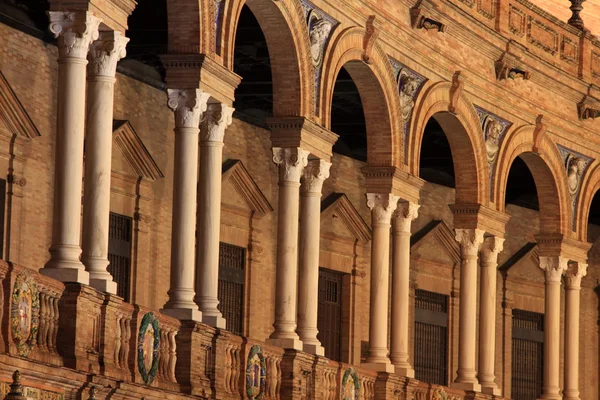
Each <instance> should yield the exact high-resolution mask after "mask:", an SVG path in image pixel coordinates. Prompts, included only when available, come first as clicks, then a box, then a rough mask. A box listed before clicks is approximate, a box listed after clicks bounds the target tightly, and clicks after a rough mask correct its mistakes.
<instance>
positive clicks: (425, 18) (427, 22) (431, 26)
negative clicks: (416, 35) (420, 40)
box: [410, 0, 446, 32]
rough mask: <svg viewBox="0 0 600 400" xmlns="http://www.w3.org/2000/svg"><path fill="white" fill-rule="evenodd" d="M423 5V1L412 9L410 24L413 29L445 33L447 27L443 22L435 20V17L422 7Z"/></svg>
mask: <svg viewBox="0 0 600 400" xmlns="http://www.w3.org/2000/svg"><path fill="white" fill-rule="evenodd" d="M422 3H423V1H422V0H419V1H418V2H417V4H416V5H415V6H414V7H413V8H411V9H410V23H411V26H412V27H413V29H425V30H428V31H430V30H434V31H438V32H445V31H446V25H445V24H443V23H442V22H441V21H439V20H437V19H434V17H433V16H432V15H431V14H430V13H428V12H427V10H426V9H425V8H424V7H422ZM432 6H433V5H432Z"/></svg>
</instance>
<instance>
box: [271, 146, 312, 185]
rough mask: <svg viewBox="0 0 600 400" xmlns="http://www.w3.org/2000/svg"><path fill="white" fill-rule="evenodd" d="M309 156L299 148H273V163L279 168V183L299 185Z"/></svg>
mask: <svg viewBox="0 0 600 400" xmlns="http://www.w3.org/2000/svg"><path fill="white" fill-rule="evenodd" d="M309 154H310V153H309V152H308V151H306V150H304V149H302V148H300V147H286V148H282V147H273V162H274V163H275V164H277V166H278V167H279V181H280V182H296V183H300V177H301V176H302V171H303V170H304V167H306V165H307V164H308V155H309Z"/></svg>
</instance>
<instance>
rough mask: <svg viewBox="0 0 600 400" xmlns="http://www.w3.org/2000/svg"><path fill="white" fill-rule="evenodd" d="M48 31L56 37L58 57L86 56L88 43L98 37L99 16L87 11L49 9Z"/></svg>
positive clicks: (83, 57)
mask: <svg viewBox="0 0 600 400" xmlns="http://www.w3.org/2000/svg"><path fill="white" fill-rule="evenodd" d="M48 16H49V17H50V27H49V29H50V32H52V34H53V35H54V37H55V38H56V39H58V53H59V58H63V57H67V58H69V57H73V58H82V59H85V58H86V57H87V53H88V50H89V47H90V44H91V43H92V42H93V41H94V40H96V39H98V34H99V32H98V26H99V25H100V18H97V17H95V16H94V15H92V14H91V13H88V12H64V11H49V12H48Z"/></svg>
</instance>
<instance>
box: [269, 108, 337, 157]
mask: <svg viewBox="0 0 600 400" xmlns="http://www.w3.org/2000/svg"><path fill="white" fill-rule="evenodd" d="M266 122H267V125H268V127H269V129H270V131H271V143H272V144H273V146H274V147H301V148H303V149H305V150H308V151H309V152H310V153H311V154H312V155H314V156H315V157H317V158H320V159H322V160H326V161H327V160H330V159H331V156H332V155H333V145H334V144H335V142H337V140H338V137H339V136H338V135H336V134H335V133H333V132H331V131H330V130H327V129H325V128H323V127H322V126H320V125H318V124H316V123H314V122H313V121H311V120H309V119H307V118H305V117H273V118H267V120H266Z"/></svg>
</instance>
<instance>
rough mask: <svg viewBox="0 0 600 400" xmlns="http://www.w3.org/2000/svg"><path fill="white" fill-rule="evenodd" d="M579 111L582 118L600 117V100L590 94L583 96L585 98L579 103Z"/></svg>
mask: <svg viewBox="0 0 600 400" xmlns="http://www.w3.org/2000/svg"><path fill="white" fill-rule="evenodd" d="M577 113H578V116H579V119H580V120H582V121H583V120H586V119H593V120H594V119H596V118H600V100H598V99H595V98H593V97H591V96H589V95H586V96H584V97H583V100H581V102H579V104H577Z"/></svg>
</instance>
